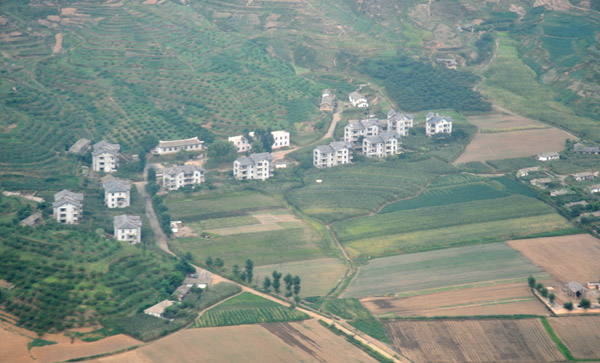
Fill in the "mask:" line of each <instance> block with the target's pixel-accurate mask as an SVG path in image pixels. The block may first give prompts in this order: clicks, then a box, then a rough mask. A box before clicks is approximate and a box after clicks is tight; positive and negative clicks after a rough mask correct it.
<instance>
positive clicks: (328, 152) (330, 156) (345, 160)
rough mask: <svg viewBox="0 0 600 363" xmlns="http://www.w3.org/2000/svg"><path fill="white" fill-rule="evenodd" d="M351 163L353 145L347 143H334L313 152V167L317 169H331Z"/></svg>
mask: <svg viewBox="0 0 600 363" xmlns="http://www.w3.org/2000/svg"><path fill="white" fill-rule="evenodd" d="M351 162H352V144H351V143H349V142H347V141H334V142H331V143H329V145H320V146H317V147H316V148H315V149H314V150H313V165H314V166H315V167H317V168H331V167H334V166H337V165H343V164H350V163H351Z"/></svg>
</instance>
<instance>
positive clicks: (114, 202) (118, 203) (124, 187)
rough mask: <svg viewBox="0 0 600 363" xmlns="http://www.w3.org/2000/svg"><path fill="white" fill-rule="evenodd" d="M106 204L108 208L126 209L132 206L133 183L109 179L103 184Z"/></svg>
mask: <svg viewBox="0 0 600 363" xmlns="http://www.w3.org/2000/svg"><path fill="white" fill-rule="evenodd" d="M102 186H103V187H104V204H105V205H106V206H107V207H108V208H126V207H129V205H130V204H131V195H130V192H131V183H130V182H129V181H127V180H121V179H109V180H107V181H105V182H103V183H102Z"/></svg>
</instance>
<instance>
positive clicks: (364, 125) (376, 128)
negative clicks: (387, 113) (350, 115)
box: [344, 118, 384, 142]
mask: <svg viewBox="0 0 600 363" xmlns="http://www.w3.org/2000/svg"><path fill="white" fill-rule="evenodd" d="M383 125H384V124H383V123H382V122H381V121H380V120H379V119H376V118H371V119H365V120H360V121H350V122H349V123H348V124H347V125H346V126H345V127H344V141H346V142H357V141H358V140H359V138H360V137H361V136H363V137H368V136H374V135H379V134H380V133H381V132H382V131H383Z"/></svg>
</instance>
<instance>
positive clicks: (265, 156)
mask: <svg viewBox="0 0 600 363" xmlns="http://www.w3.org/2000/svg"><path fill="white" fill-rule="evenodd" d="M272 159H273V157H272V156H271V154H269V153H258V154H250V156H245V157H243V158H239V159H237V160H236V161H237V162H238V163H240V165H254V164H257V163H259V162H261V161H264V160H268V161H271V160H272Z"/></svg>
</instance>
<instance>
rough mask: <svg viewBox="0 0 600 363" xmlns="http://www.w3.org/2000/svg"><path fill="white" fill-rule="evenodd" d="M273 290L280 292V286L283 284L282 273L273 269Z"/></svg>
mask: <svg viewBox="0 0 600 363" xmlns="http://www.w3.org/2000/svg"><path fill="white" fill-rule="evenodd" d="M272 275H273V290H275V292H279V287H280V286H281V282H280V281H281V274H280V273H279V272H277V271H273V274H272Z"/></svg>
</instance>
